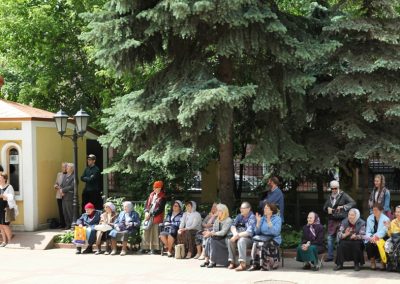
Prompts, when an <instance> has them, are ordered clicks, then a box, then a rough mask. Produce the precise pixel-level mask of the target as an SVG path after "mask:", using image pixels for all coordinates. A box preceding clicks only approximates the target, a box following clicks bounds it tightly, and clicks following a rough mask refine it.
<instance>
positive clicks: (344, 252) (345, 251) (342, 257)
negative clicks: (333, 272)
mask: <svg viewBox="0 0 400 284" xmlns="http://www.w3.org/2000/svg"><path fill="white" fill-rule="evenodd" d="M345 261H354V262H355V263H356V264H361V265H363V264H364V263H365V261H364V243H363V241H361V240H341V241H340V242H339V245H338V247H337V252H336V261H335V263H336V264H337V265H343V263H344V262H345Z"/></svg>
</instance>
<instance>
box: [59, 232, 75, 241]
mask: <svg viewBox="0 0 400 284" xmlns="http://www.w3.org/2000/svg"><path fill="white" fill-rule="evenodd" d="M73 239H74V232H73V231H67V232H65V233H64V234H61V235H57V236H55V237H54V242H55V243H62V244H71V243H72V241H73Z"/></svg>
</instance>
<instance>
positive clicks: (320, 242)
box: [296, 212, 324, 271]
mask: <svg viewBox="0 0 400 284" xmlns="http://www.w3.org/2000/svg"><path fill="white" fill-rule="evenodd" d="M323 251H324V227H323V226H322V225H321V223H320V220H319V217H318V215H317V214H316V213H315V212H310V213H308V216H307V225H304V227H303V236H302V238H301V244H300V245H299V246H298V247H297V257H296V260H297V261H300V262H304V267H303V269H311V265H312V268H313V270H314V271H316V270H319V268H320V267H321V263H320V261H319V259H318V254H320V253H323Z"/></svg>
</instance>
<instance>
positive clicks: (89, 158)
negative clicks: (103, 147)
mask: <svg viewBox="0 0 400 284" xmlns="http://www.w3.org/2000/svg"><path fill="white" fill-rule="evenodd" d="M87 158H88V160H96V156H95V155H93V154H89V155H88V156H87Z"/></svg>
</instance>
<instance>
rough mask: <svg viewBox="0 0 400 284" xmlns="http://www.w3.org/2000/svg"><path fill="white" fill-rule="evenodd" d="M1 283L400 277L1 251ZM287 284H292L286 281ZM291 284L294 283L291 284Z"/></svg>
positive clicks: (197, 283) (322, 283) (386, 282)
mask: <svg viewBox="0 0 400 284" xmlns="http://www.w3.org/2000/svg"><path fill="white" fill-rule="evenodd" d="M0 258H1V265H0V283H1V284H3V283H4V284H5V283H6V284H9V283H10V284H25V283H33V284H46V283H57V284H64V283H66V284H67V283H68V284H71V283H76V284H89V283H90V284H92V283H93V284H94V283H98V284H109V283H110V284H111V283H115V284H117V283H118V284H124V283H145V284H161V283H163V284H177V283H189V284H206V283H210V284H224V283H229V284H236V283H245V284H247V283H248V284H250V283H259V284H262V283H285V282H279V281H275V282H272V281H269V282H267V281H266V280H281V281H282V280H286V281H291V282H292V283H299V284H311V283H317V284H329V283H335V284H347V283H351V284H358V283H360V284H361V283H362V284H370V283H371V284H372V283H373V284H391V283H397V284H398V283H400V274H398V273H387V272H381V271H371V270H369V269H367V268H364V269H363V270H361V271H360V272H355V271H353V269H351V268H349V269H345V270H343V271H340V272H334V271H333V270H332V268H333V263H329V264H325V266H324V267H323V268H322V270H320V271H318V272H313V271H303V270H301V264H299V263H297V262H296V261H294V259H293V258H286V259H285V267H284V268H281V267H280V268H279V269H278V270H276V271H269V272H267V271H255V272H247V271H244V272H235V271H231V270H228V269H226V268H201V267H199V265H200V263H201V261H199V260H195V259H190V260H177V259H171V258H167V257H166V256H163V257H162V256H159V255H135V254H130V255H127V256H124V257H121V256H119V255H118V256H105V255H94V254H91V255H75V254H74V250H71V249H51V250H17V249H3V248H0ZM286 283H288V282H286ZM289 283H290V282H289Z"/></svg>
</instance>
